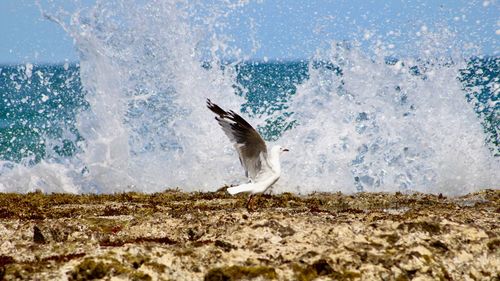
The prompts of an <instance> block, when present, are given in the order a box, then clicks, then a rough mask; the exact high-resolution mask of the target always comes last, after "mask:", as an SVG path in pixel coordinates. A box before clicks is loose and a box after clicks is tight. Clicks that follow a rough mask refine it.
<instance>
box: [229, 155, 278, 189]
mask: <svg viewBox="0 0 500 281" xmlns="http://www.w3.org/2000/svg"><path fill="white" fill-rule="evenodd" d="M280 149H281V147H280V146H273V148H272V149H271V153H269V157H268V158H267V159H265V156H264V155H263V154H261V155H260V157H261V161H263V162H264V163H265V164H264V165H262V168H261V170H260V172H259V173H258V174H257V177H256V178H255V179H253V180H251V182H249V183H245V184H241V185H238V186H233V187H230V188H228V189H227V191H228V192H229V194H231V195H234V194H238V193H242V192H249V193H251V194H256V193H263V192H265V191H266V190H267V189H268V188H269V187H271V186H272V185H273V184H274V183H275V182H277V181H278V180H279V178H280V176H281V165H280V161H279V157H280V153H281V151H280Z"/></svg>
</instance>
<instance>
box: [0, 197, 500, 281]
mask: <svg viewBox="0 0 500 281" xmlns="http://www.w3.org/2000/svg"><path fill="white" fill-rule="evenodd" d="M246 198H247V197H246V196H245V195H241V196H236V197H231V196H229V195H227V193H226V192H224V191H219V192H214V193H183V192H178V191H166V192H163V193H156V194H150V195H145V194H140V193H123V194H114V195H95V194H89V195H71V194H51V195H46V194H42V193H30V194H0V279H2V278H3V279H5V280H14V279H23V280H24V279H26V280H37V279H38V280H68V279H69V280H88V279H95V278H103V279H105V280H273V279H275V280H500V276H499V272H500V227H499V226H500V190H485V191H482V192H479V193H475V194H470V195H467V196H464V197H459V198H446V197H444V196H434V195H424V194H410V195H403V194H399V193H396V194H384V193H360V194H356V195H352V196H351V195H344V194H340V193H333V194H325V193H321V194H313V195H310V196H304V197H301V196H295V195H292V194H282V195H276V196H269V195H265V196H260V197H258V198H257V200H256V202H255V203H256V204H255V209H256V210H255V211H251V212H249V211H248V210H246V209H245V207H244V206H245V203H246Z"/></svg>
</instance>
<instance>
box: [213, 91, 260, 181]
mask: <svg viewBox="0 0 500 281" xmlns="http://www.w3.org/2000/svg"><path fill="white" fill-rule="evenodd" d="M207 107H208V108H209V109H210V110H211V111H212V112H214V113H215V114H217V115H218V116H216V117H215V119H216V120H217V122H219V125H220V126H221V127H222V130H223V131H224V133H225V134H226V136H227V137H228V138H229V140H230V141H231V142H232V143H233V144H234V147H235V148H236V151H237V152H238V156H239V158H240V162H241V165H242V166H243V168H244V169H245V175H246V176H247V177H248V178H250V179H251V180H254V179H255V177H256V176H257V174H258V173H259V172H260V170H261V169H262V161H261V157H260V156H261V154H263V156H264V159H265V158H267V147H266V143H265V142H264V140H263V139H262V137H261V136H260V135H259V133H258V132H257V131H256V130H255V129H254V128H253V127H252V126H251V125H250V124H249V123H248V122H247V121H246V120H245V119H243V118H242V117H241V116H239V115H238V114H236V113H235V112H234V111H232V110H230V111H225V110H224V109H222V108H220V107H219V106H218V105H216V104H214V103H212V102H211V101H210V100H209V99H207Z"/></svg>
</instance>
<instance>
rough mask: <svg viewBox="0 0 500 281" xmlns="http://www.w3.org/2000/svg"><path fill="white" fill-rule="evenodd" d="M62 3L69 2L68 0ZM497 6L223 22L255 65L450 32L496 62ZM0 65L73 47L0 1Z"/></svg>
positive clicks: (242, 15) (291, 9)
mask: <svg viewBox="0 0 500 281" xmlns="http://www.w3.org/2000/svg"><path fill="white" fill-rule="evenodd" d="M68 1H69V0H68ZM499 2H500V0H481V1H474V0H447V1H438V0H427V1H424V0H404V1H403V0H386V1H381V0H308V1H301V0H263V1H254V3H251V4H249V5H247V6H245V7H244V8H242V9H240V10H237V11H235V12H233V13H232V15H231V16H230V17H229V18H228V19H227V20H228V22H229V23H230V26H231V27H230V28H228V30H227V31H226V32H227V33H229V34H232V35H233V38H234V44H235V45H237V46H239V47H241V48H242V49H243V50H245V51H248V50H249V49H251V41H250V40H249V39H248V34H249V32H250V30H249V28H248V23H249V22H250V21H253V22H254V23H255V34H256V39H257V40H258V42H259V43H260V46H261V47H260V49H259V50H258V51H257V52H256V53H255V54H254V58H256V59H262V58H264V57H267V58H270V59H297V58H307V57H310V56H311V55H313V54H314V52H315V51H316V50H317V49H318V48H319V47H320V46H321V45H322V44H324V43H325V42H329V41H330V40H337V41H342V40H348V41H353V40H357V41H358V42H360V43H361V44H362V45H365V47H366V48H367V49H370V48H371V46H373V45H374V44H375V43H376V42H377V41H381V42H383V43H384V44H385V45H387V46H391V48H394V50H395V53H396V54H397V53H398V52H400V53H404V52H407V53H410V54H411V53H412V52H413V50H412V46H414V45H415V44H414V41H415V40H418V38H419V35H418V34H419V32H422V31H423V30H425V31H431V32H437V30H438V29H439V28H443V27H446V28H447V29H449V30H451V31H453V33H454V34H455V35H454V38H453V39H452V42H451V43H453V44H456V45H457V46H459V48H461V46H466V45H470V44H468V43H474V44H476V45H477V46H478V47H479V48H480V49H481V51H480V52H481V53H482V54H488V55H500V46H499V45H500V41H499V39H500V3H499ZM0 34H1V39H0V63H24V62H35V63H43V62H52V63H54V62H62V61H65V60H69V61H77V60H78V56H77V52H76V51H75V48H74V46H73V40H72V39H71V38H70V37H69V36H68V35H67V34H65V32H64V31H63V30H62V29H61V28H60V27H59V26H57V25H56V24H55V23H52V22H49V21H48V20H46V19H43V18H42V16H41V15H40V12H39V10H38V8H37V6H36V5H35V3H34V0H33V1H31V0H1V1H0Z"/></svg>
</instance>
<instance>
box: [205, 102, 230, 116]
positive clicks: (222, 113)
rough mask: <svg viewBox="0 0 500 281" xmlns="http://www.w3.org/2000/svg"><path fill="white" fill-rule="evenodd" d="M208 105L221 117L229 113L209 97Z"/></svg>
mask: <svg viewBox="0 0 500 281" xmlns="http://www.w3.org/2000/svg"><path fill="white" fill-rule="evenodd" d="M207 107H208V109H210V110H211V111H212V112H213V113H215V114H217V115H219V116H220V117H223V116H225V115H227V112H226V111H225V110H224V109H222V108H220V107H219V106H218V105H216V104H215V103H213V102H212V101H211V100H210V99H207Z"/></svg>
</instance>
